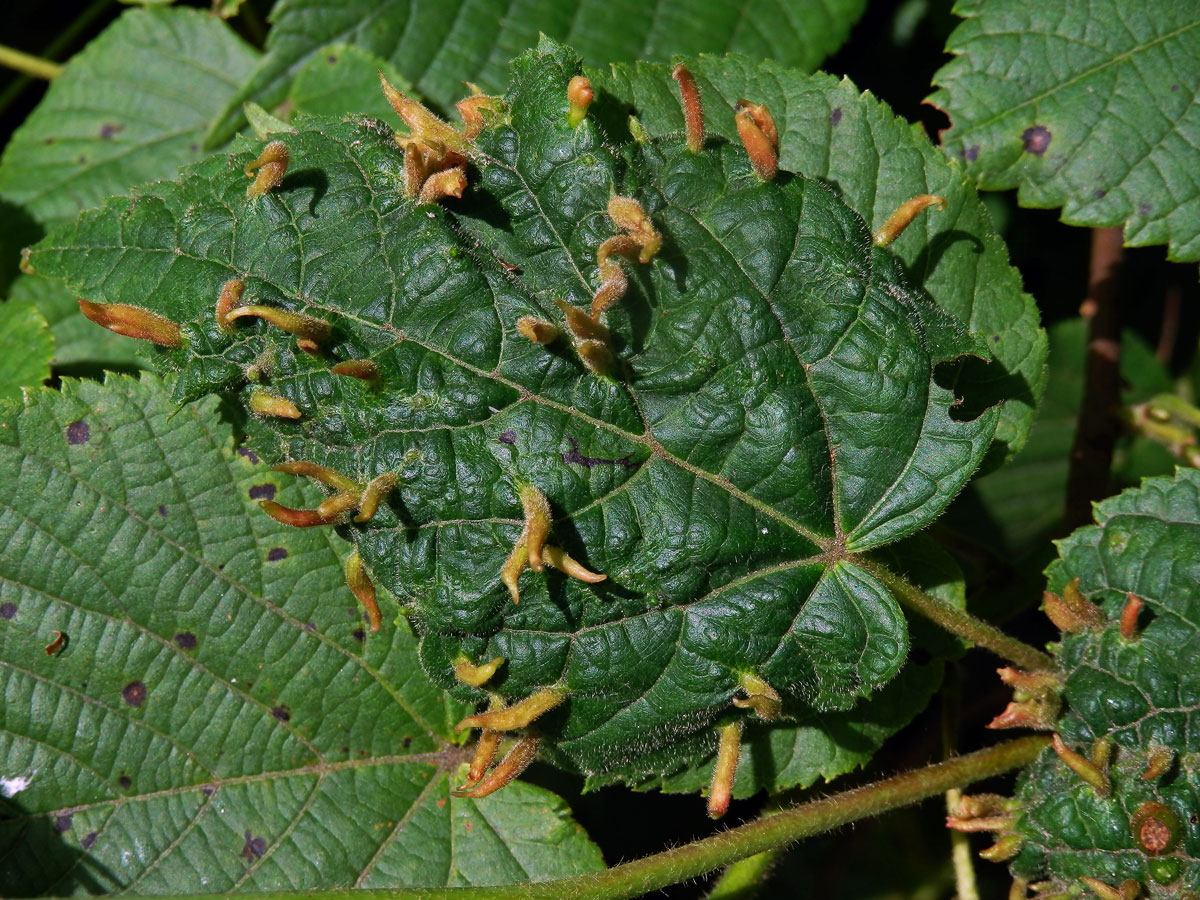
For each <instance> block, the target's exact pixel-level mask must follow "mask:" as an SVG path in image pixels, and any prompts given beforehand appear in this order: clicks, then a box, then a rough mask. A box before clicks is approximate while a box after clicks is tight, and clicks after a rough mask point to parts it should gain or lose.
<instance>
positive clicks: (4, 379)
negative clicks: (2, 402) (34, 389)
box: [0, 300, 54, 400]
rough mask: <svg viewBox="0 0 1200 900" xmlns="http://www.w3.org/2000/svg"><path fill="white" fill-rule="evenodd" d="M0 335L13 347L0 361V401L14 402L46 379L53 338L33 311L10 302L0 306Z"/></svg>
mask: <svg viewBox="0 0 1200 900" xmlns="http://www.w3.org/2000/svg"><path fill="white" fill-rule="evenodd" d="M0 334H3V335H4V338H5V340H7V341H10V342H11V344H12V347H13V352H10V353H6V354H4V356H3V357H0V399H7V400H17V399H20V396H21V388H23V387H31V386H35V385H40V384H41V383H42V382H43V381H45V380H46V379H47V378H49V377H50V358H51V357H52V356H53V355H54V338H53V336H52V335H51V334H50V326H48V325H47V324H46V320H45V319H44V318H43V317H42V314H41V313H40V312H38V311H37V309H36V308H35V307H33V306H29V305H27V304H24V303H14V302H12V301H11V300H10V301H9V302H7V303H0ZM18 347H19V348H20V350H19V352H18V351H17V350H16V348H18Z"/></svg>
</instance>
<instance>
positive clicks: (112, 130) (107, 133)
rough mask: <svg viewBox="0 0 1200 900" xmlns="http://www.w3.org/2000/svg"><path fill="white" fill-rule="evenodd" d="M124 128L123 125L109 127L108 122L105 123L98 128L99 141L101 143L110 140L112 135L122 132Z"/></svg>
mask: <svg viewBox="0 0 1200 900" xmlns="http://www.w3.org/2000/svg"><path fill="white" fill-rule="evenodd" d="M124 128H125V126H124V125H111V124H109V123H108V122H105V123H104V124H103V125H101V126H100V140H102V141H108V140H112V136H113V135H114V134H116V133H117V132H118V131H123V130H124Z"/></svg>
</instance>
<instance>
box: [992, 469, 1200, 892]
mask: <svg viewBox="0 0 1200 900" xmlns="http://www.w3.org/2000/svg"><path fill="white" fill-rule="evenodd" d="M1096 521H1097V523H1098V524H1097V525H1094V526H1088V527H1086V528H1081V529H1079V530H1078V531H1076V532H1075V533H1074V534H1072V535H1071V536H1070V537H1069V538H1067V539H1066V540H1064V541H1061V542H1059V555H1060V557H1061V558H1060V559H1059V560H1058V561H1056V562H1055V563H1054V564H1053V565H1052V566H1051V567H1050V569H1049V570H1048V571H1047V575H1048V576H1049V586H1050V588H1051V590H1055V591H1060V592H1061V591H1063V590H1064V588H1065V587H1066V585H1067V584H1068V583H1069V582H1071V581H1073V580H1074V579H1078V580H1079V581H1078V586H1079V590H1080V591H1081V592H1082V593H1083V595H1084V596H1085V597H1086V598H1087V599H1088V600H1090V601H1091V602H1093V603H1096V604H1098V605H1099V607H1100V608H1101V609H1102V610H1103V612H1104V614H1105V616H1106V618H1107V622H1106V623H1105V624H1104V625H1103V627H1099V628H1088V629H1086V630H1083V631H1080V632H1077V633H1068V634H1064V636H1063V641H1062V643H1061V644H1060V645H1059V646H1058V648H1057V651H1056V653H1057V657H1058V663H1059V670H1060V672H1061V674H1062V675H1063V677H1064V679H1065V683H1064V686H1063V689H1062V697H1063V700H1064V701H1065V704H1066V707H1065V709H1066V711H1065V714H1064V715H1063V717H1062V718H1061V719H1060V720H1059V721H1058V723H1057V725H1056V728H1057V729H1058V731H1059V733H1060V734H1061V735H1062V737H1063V740H1064V742H1065V743H1066V745H1067V747H1068V748H1070V749H1072V750H1074V751H1075V752H1077V753H1080V754H1082V755H1083V756H1085V757H1086V756H1088V755H1090V754H1091V753H1092V747H1093V746H1094V744H1095V743H1096V741H1097V740H1099V739H1108V740H1110V741H1112V743H1113V750H1112V752H1111V754H1110V762H1109V763H1108V764H1107V765H1106V766H1105V769H1106V772H1107V775H1108V778H1109V782H1110V785H1111V787H1110V789H1109V791H1108V792H1104V791H1097V790H1096V789H1095V788H1094V787H1092V786H1090V785H1088V784H1085V783H1084V781H1083V780H1082V779H1080V778H1079V777H1078V776H1077V775H1075V774H1074V773H1073V772H1072V771H1071V770H1070V769H1068V768H1067V766H1066V765H1065V764H1064V763H1063V762H1062V761H1061V760H1060V759H1059V757H1058V756H1057V755H1055V754H1054V753H1053V752H1052V751H1051V750H1049V749H1048V750H1046V751H1045V752H1044V753H1043V755H1042V756H1041V758H1040V759H1039V760H1038V762H1037V763H1035V764H1034V765H1033V766H1031V767H1030V768H1029V769H1028V770H1027V771H1026V772H1025V773H1024V774H1023V775H1022V778H1021V782H1020V784H1019V785H1018V791H1017V799H1018V801H1019V802H1020V803H1021V806H1022V812H1021V816H1020V819H1019V820H1018V823H1017V831H1018V832H1019V833H1020V834H1021V835H1022V836H1023V837H1024V839H1025V843H1024V847H1023V849H1022V850H1021V853H1020V855H1019V856H1017V857H1016V859H1014V860H1013V862H1012V869H1013V872H1014V873H1015V874H1017V875H1019V876H1021V877H1024V878H1027V879H1030V880H1034V879H1036V880H1042V879H1050V880H1052V881H1053V882H1055V884H1056V885H1061V886H1063V887H1066V886H1069V885H1072V884H1076V883H1078V882H1077V879H1078V878H1079V877H1080V876H1087V877H1090V878H1096V879H1099V880H1100V881H1103V882H1105V883H1107V884H1112V885H1118V884H1121V883H1122V882H1124V881H1125V880H1126V879H1134V880H1136V881H1137V882H1139V883H1140V884H1142V885H1144V886H1145V887H1143V888H1142V890H1143V891H1144V892H1145V893H1148V894H1149V895H1150V896H1157V895H1163V896H1186V892H1188V891H1195V890H1197V888H1200V827H1197V825H1198V823H1200V770H1198V769H1197V763H1196V761H1197V758H1198V756H1197V754H1198V753H1200V666H1197V660H1200V472H1197V471H1196V470H1195V469H1180V470H1179V471H1178V473H1177V474H1176V476H1175V477H1174V478H1151V479H1147V480H1146V481H1145V482H1144V483H1143V485H1142V486H1141V487H1140V488H1138V489H1136V490H1128V491H1125V492H1124V493H1122V494H1120V495H1118V496H1116V497H1113V498H1111V499H1109V500H1105V501H1103V502H1102V503H1100V504H1098V505H1097V507H1096ZM1131 594H1132V595H1133V596H1134V597H1136V598H1137V599H1139V600H1141V601H1142V602H1143V603H1144V604H1145V606H1146V608H1145V609H1143V610H1142V611H1141V613H1140V615H1139V616H1138V619H1137V623H1136V628H1135V629H1134V630H1133V631H1132V633H1131V634H1129V635H1128V636H1125V635H1123V634H1122V631H1121V628H1120V625H1119V617H1120V615H1121V612H1122V610H1123V609H1124V607H1125V604H1126V603H1127V601H1128V598H1129V596H1130V595H1131ZM1164 751H1165V752H1166V753H1167V754H1168V755H1167V757H1165V761H1164V763H1163V764H1160V767H1159V768H1158V770H1157V773H1156V772H1155V771H1154V770H1153V769H1151V761H1152V760H1153V759H1154V757H1155V754H1156V753H1158V754H1161V753H1163V752H1164ZM1155 804H1157V805H1161V806H1165V807H1166V808H1167V809H1168V810H1169V813H1168V814H1166V815H1164V814H1163V813H1161V812H1158V813H1155V815H1156V816H1157V818H1158V819H1159V820H1160V822H1162V823H1169V822H1170V817H1171V816H1173V817H1174V818H1175V820H1176V821H1175V823H1174V824H1175V826H1177V827H1175V828H1174V829H1173V830H1174V834H1175V842H1174V843H1172V844H1171V846H1169V847H1167V848H1165V849H1160V850H1159V851H1157V852H1154V851H1147V849H1146V848H1145V847H1144V846H1143V845H1142V844H1141V843H1140V841H1139V837H1138V834H1139V832H1138V829H1137V828H1136V827H1134V823H1135V822H1137V821H1139V819H1138V813H1139V810H1140V811H1142V812H1143V813H1145V812H1146V811H1151V812H1153V811H1154V806H1153V805H1155ZM1150 837H1151V843H1152V842H1153V840H1159V839H1161V838H1162V834H1161V833H1160V834H1157V835H1151V836H1150Z"/></svg>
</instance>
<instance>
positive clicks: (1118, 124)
mask: <svg viewBox="0 0 1200 900" xmlns="http://www.w3.org/2000/svg"><path fill="white" fill-rule="evenodd" d="M955 12H956V13H958V14H959V15H960V16H963V17H964V18H965V19H966V21H965V22H963V23H962V24H961V25H959V26H958V28H957V29H955V31H954V33H953V34H951V35H950V39H949V41H948V43H947V45H946V50H947V52H949V53H953V54H955V56H956V59H954V60H953V61H951V62H949V63H947V64H946V65H945V66H943V67H942V69H940V70H939V71H938V73H937V74H936V75H935V76H934V83H935V84H937V85H939V87H940V90H938V91H935V92H934V93H933V94H932V95H931V96H930V98H929V102H930V103H933V104H935V105H937V106H939V107H941V108H942V109H944V110H945V111H946V113H947V115H949V116H950V121H951V128H950V129H949V130H948V131H946V132H944V133H943V143H944V145H945V148H946V150H947V152H948V153H951V154H953V155H955V156H957V157H959V158H961V159H963V160H964V161H965V162H966V165H967V170H968V171H969V172H970V173H971V174H972V175H973V176H975V177H976V178H978V179H979V183H980V185H981V186H982V187H985V188H989V189H994V190H1001V189H1005V188H1013V187H1016V188H1019V191H1018V194H1017V198H1018V201H1019V202H1020V203H1021V205H1022V206H1033V207H1047V208H1052V207H1057V206H1061V207H1062V208H1063V212H1062V218H1063V221H1064V222H1067V223H1069V224H1071V225H1085V226H1089V227H1100V226H1119V225H1123V226H1124V229H1125V241H1126V243H1127V244H1129V245H1130V246H1138V247H1141V246H1147V245H1150V244H1168V245H1169V249H1168V257H1169V258H1170V259H1175V260H1180V261H1194V260H1197V259H1200V189H1198V185H1197V175H1196V173H1197V172H1198V171H1200V106H1198V105H1197V103H1196V85H1197V83H1200V17H1198V16H1197V15H1196V6H1195V4H1193V3H1155V4H1146V3H1140V2H1138V0H1071V2H1068V3H1065V4H1064V3H1059V4H1047V3H1041V4H1039V3H1034V4H1030V3H1027V2H1024V0H987V2H986V3H985V2H981V0H960V2H959V3H958V4H957V5H956V7H955Z"/></svg>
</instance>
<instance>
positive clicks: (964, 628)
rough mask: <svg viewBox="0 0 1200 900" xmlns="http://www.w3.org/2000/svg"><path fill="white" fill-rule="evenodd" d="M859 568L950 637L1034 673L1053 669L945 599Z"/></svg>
mask: <svg viewBox="0 0 1200 900" xmlns="http://www.w3.org/2000/svg"><path fill="white" fill-rule="evenodd" d="M860 565H862V566H863V568H865V569H867V570H868V571H870V572H871V574H873V575H874V576H875V577H876V578H878V579H879V580H880V581H882V582H883V583H884V584H885V585H886V586H887V587H888V589H889V590H890V591H891V592H892V593H893V594H894V595H895V596H896V599H898V600H899V601H900V602H901V604H903V605H904V606H906V607H907V608H908V609H911V610H912V611H913V612H916V613H919V614H920V615H922V616H924V617H925V618H926V619H929V621H931V622H933V623H934V624H936V625H939V626H941V627H942V628H944V629H946V631H949V632H950V633H951V634H956V635H958V636H959V637H961V638H963V639H964V640H967V641H970V642H971V643H972V644H975V645H976V646H978V647H983V648H984V649H986V650H991V651H992V652H993V653H995V654H996V655H997V656H999V657H1001V658H1002V659H1007V660H1008V661H1009V662H1012V663H1016V664H1017V665H1018V666H1020V667H1021V668H1022V669H1028V670H1030V671H1036V670H1038V669H1051V668H1053V667H1054V660H1052V659H1051V658H1050V657H1049V656H1047V655H1046V654H1045V653H1043V652H1042V651H1041V650H1038V649H1036V648H1034V647H1030V646H1029V645H1028V644H1026V643H1025V642H1024V641H1020V640H1017V638H1015V637H1013V636H1012V635H1010V634H1006V633H1005V632H1004V631H1001V630H1000V629H999V628H997V627H996V626H994V625H989V624H988V623H987V622H985V621H983V620H982V619H977V618H975V616H973V615H971V614H970V613H969V612H967V611H966V610H964V609H959V608H958V607H957V606H953V605H952V604H950V603H947V602H946V601H945V600H939V599H938V598H937V597H933V596H930V595H929V594H926V593H925V592H924V591H921V590H918V589H917V588H915V587H913V586H912V585H911V584H909V583H908V582H907V581H906V580H905V579H903V578H901V577H900V576H899V575H896V574H895V573H893V572H889V571H888V570H887V569H885V568H883V567H882V566H879V565H876V564H873V563H863V562H861V561H860Z"/></svg>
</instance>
